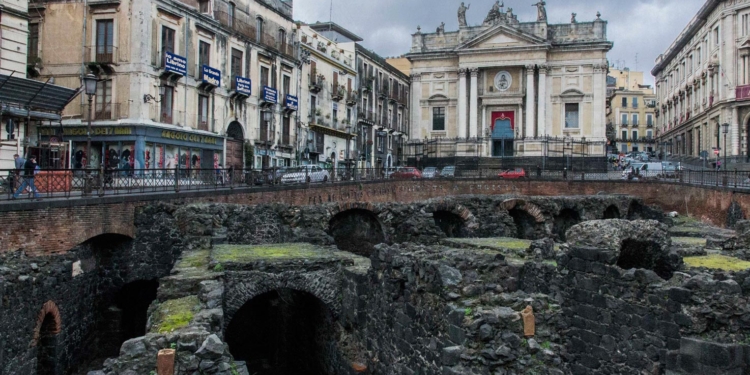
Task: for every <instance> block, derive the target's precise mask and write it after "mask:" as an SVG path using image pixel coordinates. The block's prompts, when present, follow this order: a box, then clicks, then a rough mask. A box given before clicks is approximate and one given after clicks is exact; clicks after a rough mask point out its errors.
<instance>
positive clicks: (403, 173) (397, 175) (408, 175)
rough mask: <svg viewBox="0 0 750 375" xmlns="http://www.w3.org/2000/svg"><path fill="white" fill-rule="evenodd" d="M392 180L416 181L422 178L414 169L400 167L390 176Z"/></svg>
mask: <svg viewBox="0 0 750 375" xmlns="http://www.w3.org/2000/svg"><path fill="white" fill-rule="evenodd" d="M391 178H393V179H401V180H403V179H417V178H422V173H421V172H420V171H419V169H417V168H414V167H401V168H399V169H396V171H395V172H393V174H391Z"/></svg>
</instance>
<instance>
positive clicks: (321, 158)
mask: <svg viewBox="0 0 750 375" xmlns="http://www.w3.org/2000/svg"><path fill="white" fill-rule="evenodd" d="M318 161H319V162H324V163H325V161H326V156H325V155H323V154H320V155H318Z"/></svg>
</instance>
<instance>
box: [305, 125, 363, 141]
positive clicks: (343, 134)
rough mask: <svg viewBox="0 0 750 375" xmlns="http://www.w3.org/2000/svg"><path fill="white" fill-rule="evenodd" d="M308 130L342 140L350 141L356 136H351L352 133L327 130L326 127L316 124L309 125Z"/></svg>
mask: <svg viewBox="0 0 750 375" xmlns="http://www.w3.org/2000/svg"><path fill="white" fill-rule="evenodd" d="M310 130H313V131H315V132H317V133H322V134H325V135H330V136H332V137H338V138H344V139H351V138H354V137H356V136H357V135H356V134H353V133H347V132H342V131H341V130H337V129H333V128H329V127H327V126H322V125H318V124H310Z"/></svg>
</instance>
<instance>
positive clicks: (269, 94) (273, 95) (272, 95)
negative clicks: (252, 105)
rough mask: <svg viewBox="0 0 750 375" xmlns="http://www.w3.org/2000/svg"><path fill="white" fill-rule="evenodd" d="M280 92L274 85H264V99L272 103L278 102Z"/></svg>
mask: <svg viewBox="0 0 750 375" xmlns="http://www.w3.org/2000/svg"><path fill="white" fill-rule="evenodd" d="M278 97H279V93H278V92H277V91H276V89H275V88H273V87H268V86H263V100H264V101H266V102H270V103H278V102H279V101H278Z"/></svg>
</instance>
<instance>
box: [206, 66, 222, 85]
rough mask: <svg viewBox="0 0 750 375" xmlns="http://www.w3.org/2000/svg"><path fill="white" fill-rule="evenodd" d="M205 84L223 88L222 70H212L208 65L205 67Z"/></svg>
mask: <svg viewBox="0 0 750 375" xmlns="http://www.w3.org/2000/svg"><path fill="white" fill-rule="evenodd" d="M202 71H203V82H206V83H208V84H209V85H212V86H216V87H219V86H221V70H219V69H216V68H212V67H210V66H208V65H203V70H202Z"/></svg>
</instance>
